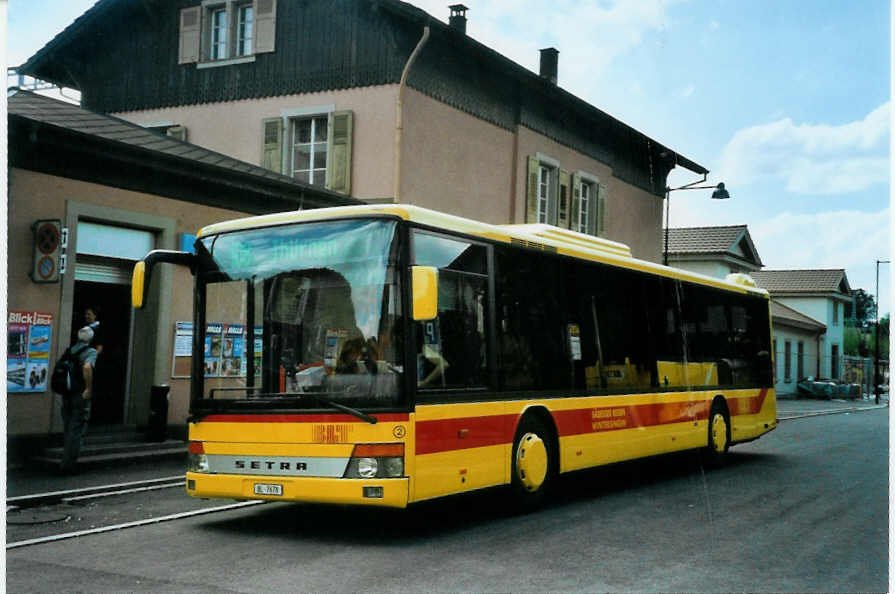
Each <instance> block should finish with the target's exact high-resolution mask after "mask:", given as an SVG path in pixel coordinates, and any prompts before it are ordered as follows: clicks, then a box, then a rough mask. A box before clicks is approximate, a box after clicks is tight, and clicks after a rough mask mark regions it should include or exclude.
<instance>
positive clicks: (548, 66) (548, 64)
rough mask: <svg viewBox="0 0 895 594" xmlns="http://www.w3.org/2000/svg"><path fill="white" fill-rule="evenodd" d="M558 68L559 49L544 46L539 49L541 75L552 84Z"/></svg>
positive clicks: (554, 81)
mask: <svg viewBox="0 0 895 594" xmlns="http://www.w3.org/2000/svg"><path fill="white" fill-rule="evenodd" d="M558 69H559V50H558V49H556V48H555V47H545V48H544V49H542V50H541V77H542V78H546V79H547V80H549V81H550V82H551V83H553V84H554V85H555V84H556V74H557V70H558Z"/></svg>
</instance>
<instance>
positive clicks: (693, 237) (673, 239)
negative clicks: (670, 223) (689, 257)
mask: <svg viewBox="0 0 895 594" xmlns="http://www.w3.org/2000/svg"><path fill="white" fill-rule="evenodd" d="M744 231H746V225H732V226H729V227H687V228H678V229H675V228H671V229H669V230H668V252H669V253H671V254H711V253H717V252H726V251H727V250H729V249H730V246H732V245H733V243H734V242H735V241H736V240H737V239H739V238H740V236H741V235H742V234H743V232H744Z"/></svg>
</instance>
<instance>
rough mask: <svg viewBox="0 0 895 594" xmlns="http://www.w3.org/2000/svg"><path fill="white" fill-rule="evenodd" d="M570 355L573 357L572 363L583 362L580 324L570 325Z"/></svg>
mask: <svg viewBox="0 0 895 594" xmlns="http://www.w3.org/2000/svg"><path fill="white" fill-rule="evenodd" d="M568 335H569V353H571V355H572V361H581V332H580V331H579V329H578V324H569V326H568Z"/></svg>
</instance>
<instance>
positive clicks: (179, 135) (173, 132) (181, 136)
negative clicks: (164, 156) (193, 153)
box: [165, 126, 186, 142]
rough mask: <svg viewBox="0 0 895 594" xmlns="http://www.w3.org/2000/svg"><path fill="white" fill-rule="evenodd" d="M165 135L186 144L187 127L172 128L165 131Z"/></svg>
mask: <svg viewBox="0 0 895 594" xmlns="http://www.w3.org/2000/svg"><path fill="white" fill-rule="evenodd" d="M165 134H167V135H168V136H170V137H171V138H176V139H177V140H182V141H184V142H186V126H171V127H170V128H168V129H167V130H165Z"/></svg>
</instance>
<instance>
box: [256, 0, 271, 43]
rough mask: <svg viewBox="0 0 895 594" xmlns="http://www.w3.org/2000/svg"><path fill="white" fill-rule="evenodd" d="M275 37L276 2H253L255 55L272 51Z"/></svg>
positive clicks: (269, 0) (261, 0)
mask: <svg viewBox="0 0 895 594" xmlns="http://www.w3.org/2000/svg"><path fill="white" fill-rule="evenodd" d="M276 37H277V0H255V48H254V49H255V53H256V54H263V53H265V52H272V51H274V46H275V45H276Z"/></svg>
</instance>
